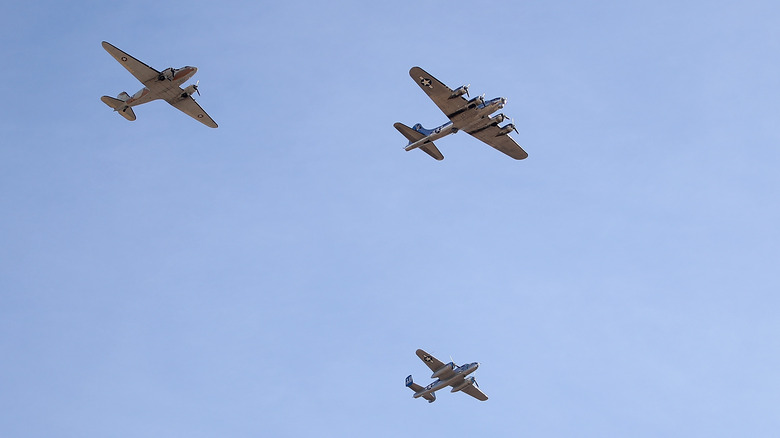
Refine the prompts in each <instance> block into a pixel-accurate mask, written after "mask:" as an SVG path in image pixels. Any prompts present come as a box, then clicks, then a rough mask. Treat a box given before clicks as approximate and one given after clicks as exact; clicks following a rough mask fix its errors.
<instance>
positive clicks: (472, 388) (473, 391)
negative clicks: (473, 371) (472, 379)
mask: <svg viewBox="0 0 780 438" xmlns="http://www.w3.org/2000/svg"><path fill="white" fill-rule="evenodd" d="M461 391H463V392H465V393H466V394H468V395H470V396H472V397H474V398H475V399H477V400H481V401H485V400H487V399H488V396H486V395H485V393H484V392H482V391H481V390H480V389H479V388H477V386H476V385H469V386H467V387H465V388H463V389H461Z"/></svg>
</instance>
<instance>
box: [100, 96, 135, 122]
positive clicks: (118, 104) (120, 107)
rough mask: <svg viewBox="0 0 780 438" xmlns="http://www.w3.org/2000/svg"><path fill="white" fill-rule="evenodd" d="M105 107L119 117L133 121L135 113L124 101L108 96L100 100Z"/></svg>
mask: <svg viewBox="0 0 780 438" xmlns="http://www.w3.org/2000/svg"><path fill="white" fill-rule="evenodd" d="M100 100H102V101H103V103H105V104H106V105H108V106H110V107H111V108H112V109H113V110H114V111H116V112H118V113H119V115H120V116H122V117H124V118H126V119H127V120H130V121H131V122H132V121H133V120H135V113H134V112H133V109H132V108H130V107H129V106H128V105H127V104H126V103H125V102H124V101H122V100H119V99H115V98H113V97H110V96H103V97H101V98H100Z"/></svg>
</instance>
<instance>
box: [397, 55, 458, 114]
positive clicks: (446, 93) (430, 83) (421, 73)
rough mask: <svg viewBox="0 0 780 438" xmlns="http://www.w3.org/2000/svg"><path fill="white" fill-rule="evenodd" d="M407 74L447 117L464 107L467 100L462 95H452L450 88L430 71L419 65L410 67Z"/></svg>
mask: <svg viewBox="0 0 780 438" xmlns="http://www.w3.org/2000/svg"><path fill="white" fill-rule="evenodd" d="M409 76H411V77H412V79H414V81H415V82H417V85H419V86H420V88H422V90H423V91H424V92H425V94H427V95H428V97H430V98H431V100H433V103H435V104H436V106H438V107H439V109H441V110H442V111H443V112H444V114H446V115H447V117H448V118H452V116H453V115H454V114H455V113H457V112H459V111H460V110H462V109H463V108H465V107H466V104H467V103H468V101H467V100H466V99H464V98H463V96H456V97H452V90H451V89H450V88H449V87H448V86H446V85H444V84H443V83H442V82H441V81H439V80H438V79H436V78H435V77H433V76H432V75H431V74H430V73H428V72H426V71H425V70H423V69H421V68H420V67H412V69H411V70H409Z"/></svg>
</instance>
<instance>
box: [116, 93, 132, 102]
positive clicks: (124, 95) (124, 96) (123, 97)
mask: <svg viewBox="0 0 780 438" xmlns="http://www.w3.org/2000/svg"><path fill="white" fill-rule="evenodd" d="M116 98H117V99H119V100H121V101H122V102H126V101H127V99H130V95H129V94H127V91H123V92H121V93H119V94H118V95H117V96H116Z"/></svg>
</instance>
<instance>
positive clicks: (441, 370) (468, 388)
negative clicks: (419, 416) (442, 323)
mask: <svg viewBox="0 0 780 438" xmlns="http://www.w3.org/2000/svg"><path fill="white" fill-rule="evenodd" d="M417 357H419V358H420V359H422V361H423V362H425V365H428V368H430V369H431V371H433V375H431V379H436V378H437V377H438V380H436V381H435V382H433V383H431V384H429V385H428V386H426V387H425V388H423V387H422V386H420V385H418V384H416V383H414V382H413V381H412V376H411V375H409V377H407V378H406V387H407V388H410V389H411V390H412V391H414V398H418V397H422V398H424V399H426V400H428V403H433V402H435V401H436V394H435V392H436V391H438V390H440V389H442V388H446V387H447V386H452V389H451V390H450V392H458V391H463V392H465V393H466V394H468V395H470V396H472V397H474V398H475V399H477V400H482V401H485V400H487V399H488V397H487V396H486V395H485V393H484V392H482V391H480V390H479V385H477V381H476V380H475V379H474V377H467V376H468V375H469V374H471V373H473V372H474V371H476V370H477V368H479V363H478V362H472V363H468V364H465V365H461V366H457V365H455V364H454V363H453V362H450V363H447V364H445V363H443V362H442V361H440V360H439V359H436V358H435V357H433V356H431V355H430V354H428V353H426V352H425V351H423V350H417Z"/></svg>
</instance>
